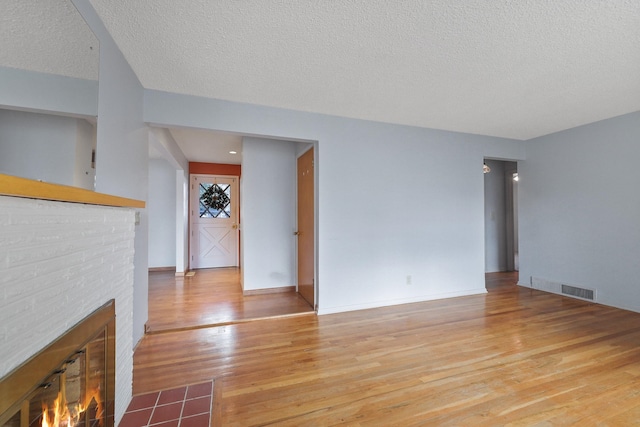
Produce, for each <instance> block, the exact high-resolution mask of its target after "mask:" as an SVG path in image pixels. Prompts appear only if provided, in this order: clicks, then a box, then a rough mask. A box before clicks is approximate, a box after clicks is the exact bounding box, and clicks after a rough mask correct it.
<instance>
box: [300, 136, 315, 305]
mask: <svg viewBox="0 0 640 427" xmlns="http://www.w3.org/2000/svg"><path fill="white" fill-rule="evenodd" d="M297 174H298V182H297V187H298V188H297V193H298V209H297V210H298V231H296V235H297V236H298V250H297V254H298V293H299V294H300V296H302V298H304V299H305V301H307V302H308V303H309V305H311V307H313V308H314V309H316V308H317V304H316V292H315V268H314V262H315V250H314V248H315V236H314V233H315V225H314V224H315V221H314V206H315V203H314V197H315V192H314V187H315V186H314V175H315V174H314V150H313V147H312V148H311V149H309V150H308V151H307V152H305V153H304V154H303V155H302V156H300V157H298V167H297Z"/></svg>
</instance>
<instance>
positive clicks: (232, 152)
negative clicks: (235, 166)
mask: <svg viewBox="0 0 640 427" xmlns="http://www.w3.org/2000/svg"><path fill="white" fill-rule="evenodd" d="M229 154H238V152H237V151H229Z"/></svg>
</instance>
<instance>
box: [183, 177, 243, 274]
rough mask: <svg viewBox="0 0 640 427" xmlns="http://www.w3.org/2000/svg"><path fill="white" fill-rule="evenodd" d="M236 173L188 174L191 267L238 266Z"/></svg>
mask: <svg viewBox="0 0 640 427" xmlns="http://www.w3.org/2000/svg"><path fill="white" fill-rule="evenodd" d="M238 196H239V195H238V177H231V176H217V175H191V191H190V200H191V207H190V213H191V215H190V218H191V219H190V227H191V228H190V230H191V233H190V239H189V240H190V257H191V263H190V267H191V268H214V267H234V266H235V267H237V266H238V200H239V197H238Z"/></svg>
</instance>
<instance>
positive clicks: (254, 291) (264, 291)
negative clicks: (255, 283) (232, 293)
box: [242, 286, 296, 297]
mask: <svg viewBox="0 0 640 427" xmlns="http://www.w3.org/2000/svg"><path fill="white" fill-rule="evenodd" d="M295 291H296V287H295V286H284V287H282V288H266V289H251V290H249V291H243V292H242V295H244V296H245V297H246V296H251V295H264V294H279V293H284V292H295Z"/></svg>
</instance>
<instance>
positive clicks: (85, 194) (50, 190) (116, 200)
mask: <svg viewBox="0 0 640 427" xmlns="http://www.w3.org/2000/svg"><path fill="white" fill-rule="evenodd" d="M0 195H3V196H14V197H25V198H29V199H42V200H56V201H59V202H71V203H85V204H89V205H103V206H117V207H128V208H144V207H145V202H144V201H142V200H136V199H127V198H125V197H118V196H112V195H110V194H103V193H96V192H95V191H90V190H85V189H83V188H77V187H70V186H68V185H59V184H51V183H48V182H41V181H35V180H33V179H27V178H19V177H17V176H11V175H4V174H0Z"/></svg>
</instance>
